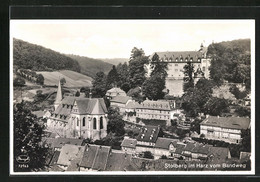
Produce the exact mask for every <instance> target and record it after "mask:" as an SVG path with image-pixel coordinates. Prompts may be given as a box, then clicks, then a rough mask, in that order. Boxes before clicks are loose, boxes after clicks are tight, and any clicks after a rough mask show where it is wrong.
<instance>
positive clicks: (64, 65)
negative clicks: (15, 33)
mask: <svg viewBox="0 0 260 182" xmlns="http://www.w3.org/2000/svg"><path fill="white" fill-rule="evenodd" d="M13 64H14V65H16V66H17V68H24V69H30V70H33V71H55V70H72V71H76V72H79V71H80V65H79V63H78V62H77V61H75V60H73V59H71V58H70V57H67V56H65V55H63V54H60V53H58V52H55V51H53V50H51V49H47V48H44V47H42V46H39V45H35V44H31V43H28V42H25V41H23V40H19V39H15V38H14V39H13Z"/></svg>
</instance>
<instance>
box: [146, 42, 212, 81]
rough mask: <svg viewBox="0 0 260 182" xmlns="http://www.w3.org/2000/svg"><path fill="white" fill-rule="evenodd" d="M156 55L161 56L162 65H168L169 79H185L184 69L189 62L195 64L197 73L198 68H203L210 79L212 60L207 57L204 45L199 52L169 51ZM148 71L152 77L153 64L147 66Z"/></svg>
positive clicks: (206, 76)
mask: <svg viewBox="0 0 260 182" xmlns="http://www.w3.org/2000/svg"><path fill="white" fill-rule="evenodd" d="M155 53H156V54H157V55H158V56H159V59H160V61H161V62H162V63H167V65H168V70H167V73H168V76H167V78H168V79H183V77H184V73H183V67H184V66H185V65H186V64H187V62H191V63H192V64H193V66H194V70H195V72H196V70H197V69H198V68H201V71H202V72H203V73H204V76H205V78H209V66H210V61H211V59H210V58H209V57H208V56H207V47H204V46H203V45H201V47H200V50H199V51H179V52H172V51H167V52H155ZM155 53H154V54H155ZM154 54H153V55H154ZM153 55H152V56H153ZM152 56H151V57H152ZM147 71H148V75H150V73H151V72H152V69H151V63H149V64H148V65H147Z"/></svg>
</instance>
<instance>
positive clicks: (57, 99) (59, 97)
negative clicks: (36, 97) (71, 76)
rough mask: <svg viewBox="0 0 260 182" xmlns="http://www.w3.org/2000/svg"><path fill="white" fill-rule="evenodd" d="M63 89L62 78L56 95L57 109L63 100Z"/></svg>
mask: <svg viewBox="0 0 260 182" xmlns="http://www.w3.org/2000/svg"><path fill="white" fill-rule="evenodd" d="M62 99H63V98H62V90H61V84H60V79H59V85H58V90H57V95H56V100H55V102H54V108H55V110H56V109H57V107H58V106H59V104H60V103H61V101H62Z"/></svg>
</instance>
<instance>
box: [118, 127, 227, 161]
mask: <svg viewBox="0 0 260 182" xmlns="http://www.w3.org/2000/svg"><path fill="white" fill-rule="evenodd" d="M121 147H122V151H124V152H126V153H128V154H134V155H137V154H140V153H143V152H145V151H150V152H151V153H152V154H153V155H154V158H155V159H159V158H161V157H162V156H166V157H167V158H171V159H175V160H180V159H184V160H187V161H190V160H197V161H201V160H207V159H208V158H218V160H222V161H225V160H227V159H230V158H231V155H230V151H229V149H228V148H224V147H214V146H210V145H204V144H200V143H197V142H194V141H185V142H181V141H180V140H178V139H171V138H163V137H160V126H158V127H156V126H144V127H143V128H142V129H141V131H140V133H139V135H138V136H137V137H136V138H135V139H133V138H128V137H125V138H124V140H123V142H122V144H121Z"/></svg>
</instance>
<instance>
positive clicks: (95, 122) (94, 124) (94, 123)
mask: <svg viewBox="0 0 260 182" xmlns="http://www.w3.org/2000/svg"><path fill="white" fill-rule="evenodd" d="M93 129H94V130H96V129H97V119H96V118H94V121H93Z"/></svg>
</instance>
